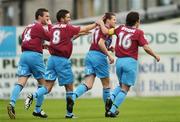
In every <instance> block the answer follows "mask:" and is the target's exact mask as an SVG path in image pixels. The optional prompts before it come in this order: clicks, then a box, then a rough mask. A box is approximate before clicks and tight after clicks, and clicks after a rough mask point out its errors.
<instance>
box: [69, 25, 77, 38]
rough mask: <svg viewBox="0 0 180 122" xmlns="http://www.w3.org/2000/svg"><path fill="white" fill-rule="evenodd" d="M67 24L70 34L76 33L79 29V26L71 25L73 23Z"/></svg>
mask: <svg viewBox="0 0 180 122" xmlns="http://www.w3.org/2000/svg"><path fill="white" fill-rule="evenodd" d="M68 26H69V33H70V34H71V36H74V35H77V34H78V33H79V31H80V26H73V25H68Z"/></svg>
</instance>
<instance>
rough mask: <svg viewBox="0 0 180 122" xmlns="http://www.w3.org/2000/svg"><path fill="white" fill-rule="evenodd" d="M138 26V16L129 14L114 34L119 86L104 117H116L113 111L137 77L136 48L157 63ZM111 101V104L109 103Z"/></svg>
mask: <svg viewBox="0 0 180 122" xmlns="http://www.w3.org/2000/svg"><path fill="white" fill-rule="evenodd" d="M139 24H140V19H139V14H138V13H137V12H130V13H128V15H127V17H126V25H120V26H119V27H118V28H117V29H116V30H115V33H116V35H117V40H116V46H115V55H116V57H117V60H116V74H117V76H118V80H119V85H120V86H118V87H116V88H115V89H114V91H113V92H112V94H111V96H110V99H109V101H107V102H108V103H113V104H111V105H110V106H108V107H109V112H108V113H107V114H106V117H116V114H115V111H116V109H117V108H118V107H119V106H120V105H121V103H122V102H123V101H124V99H125V97H126V94H127V92H128V91H129V89H130V87H131V86H133V85H134V83H135V80H136V76H137V66H138V63H137V59H138V47H143V49H144V50H145V51H146V53H148V54H149V55H151V56H153V57H154V58H155V59H156V60H157V61H159V60H160V57H159V56H158V55H156V54H155V53H154V52H153V51H152V50H151V49H150V47H149V46H148V42H147V40H146V39H145V38H144V32H143V31H142V30H140V29H138V27H139ZM110 101H111V102H110Z"/></svg>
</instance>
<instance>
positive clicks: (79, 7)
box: [0, 0, 180, 25]
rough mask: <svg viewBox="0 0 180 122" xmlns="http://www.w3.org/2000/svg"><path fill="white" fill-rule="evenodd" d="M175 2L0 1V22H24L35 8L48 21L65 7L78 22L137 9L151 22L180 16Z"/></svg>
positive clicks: (29, 19) (24, 23) (164, 0)
mask: <svg viewBox="0 0 180 122" xmlns="http://www.w3.org/2000/svg"><path fill="white" fill-rule="evenodd" d="M179 4H180V1H179V0H0V25H27V24H29V23H31V22H32V21H33V20H34V13H35V11H36V9H37V8H39V7H45V8H47V9H48V10H49V12H50V14H51V17H52V21H55V20H56V19H55V17H56V16H55V15H56V12H57V11H58V10H59V9H61V8H66V9H68V10H69V11H71V13H72V19H73V20H77V21H75V22H77V23H78V24H84V23H88V22H90V21H92V20H93V18H94V17H97V16H101V15H102V14H104V13H105V12H107V11H111V12H116V13H117V15H118V16H117V18H118V20H123V19H124V17H125V16H124V15H125V14H126V12H127V11H129V10H137V11H139V12H140V14H141V15H142V21H143V22H154V21H159V20H164V19H170V18H174V17H178V16H180V14H179V13H180V10H179V9H180V8H179ZM80 20H81V21H80ZM123 21H124V20H123ZM123 21H118V23H122V22H123Z"/></svg>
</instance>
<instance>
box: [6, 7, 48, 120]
mask: <svg viewBox="0 0 180 122" xmlns="http://www.w3.org/2000/svg"><path fill="white" fill-rule="evenodd" d="M35 19H36V21H35V22H34V23H33V24H30V25H28V26H27V27H26V29H25V30H24V32H23V34H22V45H21V47H22V54H21V57H20V61H19V65H18V73H17V74H18V82H17V83H16V84H15V86H14V89H13V91H12V94H11V97H10V104H9V105H8V107H7V109H8V114H9V117H10V118H11V119H15V110H14V108H15V103H16V100H17V98H18V96H19V94H20V92H21V90H22V89H23V87H24V86H25V84H26V82H27V80H28V78H29V77H30V76H31V75H33V76H34V78H35V79H36V80H37V81H38V84H39V86H38V87H41V85H43V84H44V83H45V80H44V75H45V65H44V62H43V56H42V53H43V51H42V49H43V45H42V44H43V41H44V40H49V37H48V34H47V33H48V32H47V31H46V30H45V29H44V28H43V26H44V25H47V24H48V21H49V19H50V16H49V12H48V10H47V9H45V8H40V9H38V10H37V11H36V13H35ZM43 99H44V97H43V96H42V97H39V98H37V102H36V108H35V110H34V112H33V115H34V116H39V117H44V118H46V117H47V115H46V114H45V113H44V112H43V111H42V110H41V105H42V102H43Z"/></svg>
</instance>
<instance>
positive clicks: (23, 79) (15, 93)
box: [7, 77, 28, 119]
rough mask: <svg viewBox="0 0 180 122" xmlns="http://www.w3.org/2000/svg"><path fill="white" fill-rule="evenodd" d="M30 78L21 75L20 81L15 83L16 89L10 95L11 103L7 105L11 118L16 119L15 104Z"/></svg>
mask: <svg viewBox="0 0 180 122" xmlns="http://www.w3.org/2000/svg"><path fill="white" fill-rule="evenodd" d="M27 80H28V77H19V78H18V83H17V84H15V86H14V89H13V91H12V94H11V97H10V103H9V105H8V106H7V110H8V115H9V117H10V118H11V119H15V110H14V107H15V104H16V100H17V98H18V97H19V94H20V92H21V90H22V89H23V87H24V85H25V84H26V82H27Z"/></svg>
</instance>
